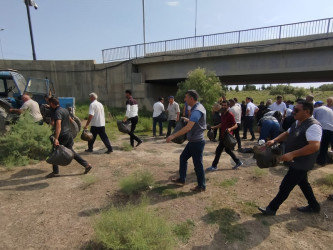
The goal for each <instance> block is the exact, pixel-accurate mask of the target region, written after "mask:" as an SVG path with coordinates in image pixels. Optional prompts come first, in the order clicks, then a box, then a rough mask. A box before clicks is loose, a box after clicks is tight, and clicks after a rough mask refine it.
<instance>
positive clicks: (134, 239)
mask: <svg viewBox="0 0 333 250" xmlns="http://www.w3.org/2000/svg"><path fill="white" fill-rule="evenodd" d="M94 229H95V234H96V240H97V242H99V243H101V244H102V245H104V246H105V247H106V248H107V249H115V250H117V249H142V250H145V249H152V250H154V249H156V250H160V249H174V247H175V245H176V242H175V238H174V235H173V232H172V227H171V226H170V225H169V223H167V221H166V220H165V219H164V218H161V217H160V216H158V215H157V213H156V212H155V211H151V210H149V209H148V208H147V206H146V204H144V203H141V204H140V205H137V206H135V205H132V204H128V205H126V206H124V207H119V208H116V207H111V208H110V209H109V210H107V211H105V212H103V213H102V214H101V215H100V217H99V218H98V219H97V221H96V223H95V225H94Z"/></svg>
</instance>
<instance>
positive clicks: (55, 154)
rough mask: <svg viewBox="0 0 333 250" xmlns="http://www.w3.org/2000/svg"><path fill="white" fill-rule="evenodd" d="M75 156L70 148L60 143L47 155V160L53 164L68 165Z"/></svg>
mask: <svg viewBox="0 0 333 250" xmlns="http://www.w3.org/2000/svg"><path fill="white" fill-rule="evenodd" d="M73 158H74V153H73V151H72V150H70V149H69V148H66V147H65V146H63V145H59V146H58V147H56V148H53V151H52V152H51V153H50V155H49V156H48V157H47V159H46V162H47V163H50V164H52V165H60V166H67V165H68V164H70V163H71V162H72V160H73Z"/></svg>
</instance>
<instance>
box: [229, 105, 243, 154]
mask: <svg viewBox="0 0 333 250" xmlns="http://www.w3.org/2000/svg"><path fill="white" fill-rule="evenodd" d="M229 104H230V108H229V111H230V112H231V113H232V114H233V115H234V117H235V121H236V123H237V128H236V129H235V130H234V131H233V133H234V135H235V138H236V140H237V145H238V150H240V149H241V148H242V144H241V139H240V136H239V130H240V127H241V118H242V108H241V106H240V105H239V104H238V103H237V104H238V105H237V104H236V103H235V100H234V99H230V100H229Z"/></svg>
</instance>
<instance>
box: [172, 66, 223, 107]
mask: <svg viewBox="0 0 333 250" xmlns="http://www.w3.org/2000/svg"><path fill="white" fill-rule="evenodd" d="M178 86H179V87H178V91H177V94H176V98H177V100H178V101H179V102H182V101H183V100H184V96H185V93H186V91H187V90H189V89H194V90H196V91H197V92H198V94H199V98H200V99H199V101H200V102H201V103H202V104H203V105H205V106H206V108H210V107H211V106H212V105H213V104H214V102H216V101H217V100H218V98H219V97H220V96H221V95H222V86H221V82H220V79H219V78H218V77H217V76H216V74H215V73H214V72H211V71H207V70H206V69H203V68H197V69H195V70H193V71H190V72H189V73H188V74H187V79H186V80H185V81H184V82H180V83H179V84H178Z"/></svg>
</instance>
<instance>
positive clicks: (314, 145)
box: [280, 141, 320, 161]
mask: <svg viewBox="0 0 333 250" xmlns="http://www.w3.org/2000/svg"><path fill="white" fill-rule="evenodd" d="M319 148H320V141H308V145H306V146H304V147H303V148H300V149H297V150H294V151H291V152H289V153H286V154H284V155H282V156H281V157H280V161H292V160H293V159H294V158H295V157H299V156H304V155H310V154H313V153H315V152H317V151H318V150H319Z"/></svg>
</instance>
